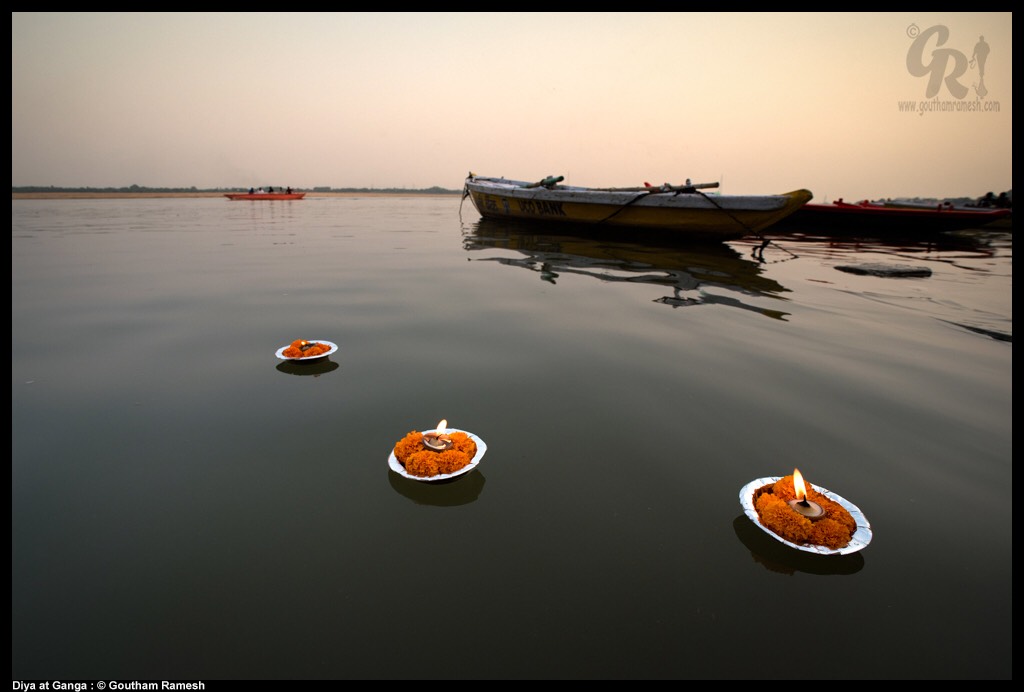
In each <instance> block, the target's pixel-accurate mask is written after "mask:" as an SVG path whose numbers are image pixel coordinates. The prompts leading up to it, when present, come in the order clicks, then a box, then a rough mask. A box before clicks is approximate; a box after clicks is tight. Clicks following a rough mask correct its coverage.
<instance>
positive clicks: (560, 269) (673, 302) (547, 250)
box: [463, 219, 789, 320]
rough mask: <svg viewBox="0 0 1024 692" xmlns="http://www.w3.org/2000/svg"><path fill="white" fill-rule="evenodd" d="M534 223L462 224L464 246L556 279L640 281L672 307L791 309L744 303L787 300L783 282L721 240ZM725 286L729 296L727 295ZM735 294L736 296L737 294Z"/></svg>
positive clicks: (776, 313)
mask: <svg viewBox="0 0 1024 692" xmlns="http://www.w3.org/2000/svg"><path fill="white" fill-rule="evenodd" d="M547 230H548V229H547V228H544V229H543V231H541V230H539V229H538V226H537V225H536V224H523V223H521V222H515V221H505V220H493V219H480V220H479V221H477V222H475V223H472V224H467V231H464V233H463V246H464V247H465V249H466V250H469V251H479V250H487V249H500V250H514V251H516V252H519V253H521V254H522V255H523V256H522V257H506V256H500V257H478V258H471V259H475V260H479V261H491V262H498V263H501V264H506V265H509V266H514V267H522V268H523V269H527V270H529V271H533V272H536V273H537V275H538V276H539V277H540V279H541V280H542V281H547V282H549V283H551V284H555V283H556V282H557V279H558V278H559V276H560V275H562V274H573V275H577V276H591V277H594V278H595V279H599V280H601V281H604V282H618V281H621V282H628V283H644V284H653V285H657V286H664V287H666V288H670V289H671V295H665V296H662V297H660V298H658V299H657V300H655V301H654V302H656V303H663V304H665V305H670V306H672V307H673V308H678V307H685V306H691V305H702V304H711V303H714V304H719V305H729V306H732V307H737V308H741V309H744V310H751V311H753V312H758V313H761V314H762V315H765V316H766V317H771V318H774V319H782V320H784V319H785V317H786V316H787V315H788V314H789V313H787V312H784V311H781V310H775V309H770V308H766V307H763V306H761V305H757V304H754V303H751V302H748V301H746V300H745V299H744V298H743V297H742V296H747V297H751V298H763V297H770V298H774V299H779V300H785V298H784V297H783V296H782V294H783V293H785V292H787V289H785V288H784V287H783V286H782V285H781V284H779V283H778V282H777V281H775V280H773V279H769V278H767V277H765V276H763V274H762V271H763V267H762V266H761V263H760V262H758V261H754V260H750V259H745V258H743V257H742V256H741V255H740V254H739V253H737V252H736V251H735V250H733V249H732V248H731V247H729V246H728V245H726V244H724V243H708V244H694V243H692V242H691V243H688V242H686V241H682V240H678V239H674V238H671V237H666V236H665V234H658V233H650V232H637V231H634V230H623V229H618V230H611V229H601V230H600V231H595V230H594V229H593V228H587V229H581V230H580V231H579V232H578V233H576V232H575V231H574V230H567V229H566V227H564V226H559V227H558V228H557V229H551V230H552V232H551V233H548V232H546V231H547ZM719 289H724V290H725V291H726V292H728V293H731V294H732V295H726V294H725V293H723V292H722V291H721V290H719ZM735 294H741V297H737V296H736V295H735Z"/></svg>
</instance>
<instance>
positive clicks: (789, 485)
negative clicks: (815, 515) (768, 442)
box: [754, 475, 857, 550]
mask: <svg viewBox="0 0 1024 692" xmlns="http://www.w3.org/2000/svg"><path fill="white" fill-rule="evenodd" d="M795 499H796V490H795V489H794V488H793V476H792V475H789V476H783V477H782V478H780V479H779V480H777V481H776V482H775V483H774V484H771V485H765V486H762V487H760V488H758V489H757V490H756V491H755V492H754V508H755V509H756V510H757V515H758V517H760V519H761V523H762V524H764V525H765V526H767V527H768V528H769V529H771V530H772V531H774V532H775V533H777V534H778V535H780V536H782V537H783V538H785V539H786V540H787V541H789V542H790V543H796V544H798V545H806V544H814V545H822V546H825V547H826V548H832V549H833V550H838V549H839V548H843V547H845V546H846V545H847V544H848V543H849V542H850V538H851V537H852V536H853V533H854V531H856V530H857V521H856V520H855V519H854V518H853V515H851V514H850V513H849V512H848V511H846V508H845V507H843V506H842V505H841V504H839V503H838V502H835V501H834V500H830V499H829V498H828V497H826V496H825V495H822V494H821V493H819V492H818V491H817V490H815V489H814V488H813V487H810V485H808V488H807V499H808V500H810V501H811V502H816V503H818V504H819V505H821V508H822V509H824V510H825V516H824V517H822V518H821V519H817V520H815V521H811V520H810V519H808V518H807V517H805V516H802V515H800V514H798V513H796V512H794V511H793V508H792V507H790V506H789V501H790V500H795Z"/></svg>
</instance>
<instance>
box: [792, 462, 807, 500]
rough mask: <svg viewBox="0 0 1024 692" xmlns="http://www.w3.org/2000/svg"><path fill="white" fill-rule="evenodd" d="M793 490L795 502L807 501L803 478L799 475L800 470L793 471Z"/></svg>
mask: <svg viewBox="0 0 1024 692" xmlns="http://www.w3.org/2000/svg"><path fill="white" fill-rule="evenodd" d="M793 490H794V491H796V499H797V502H803V501H804V500H806V499H807V487H806V486H805V485H804V477H803V476H802V475H800V469H793Z"/></svg>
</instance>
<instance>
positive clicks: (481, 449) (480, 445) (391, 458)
mask: <svg viewBox="0 0 1024 692" xmlns="http://www.w3.org/2000/svg"><path fill="white" fill-rule="evenodd" d="M436 430H437V432H442V433H448V434H449V435H450V434H451V433H453V432H461V433H466V435H468V436H469V439H471V440H473V442H475V443H476V454H475V455H473V458H472V459H470V460H469V463H468V464H466V465H465V466H463V467H462V468H461V469H459V470H458V471H456V472H454V473H439V474H437V475H436V476H414V475H412V474H411V473H409V472H408V471H406V470H405V467H404V466H402V464H401V462H399V461H398V457H396V456H395V450H394V449H393V448H392V450H391V454H389V455H388V466H389V467H390V468H391V470H392V471H394V472H395V473H397V474H399V475H401V476H405V477H406V478H410V479H412V480H414V481H426V482H428V483H432V482H434V481H444V480H448V479H449V478H457V477H458V476H461V475H462V474H464V473H469V472H470V471H472V470H473V469H475V468H476V467H477V465H478V464H479V463H480V460H481V459H483V458H484V453H485V452H486V451H487V445H486V444H485V443H484V441H483V440H481V439H480V438H479V437H477V436H476V435H474V434H473V433H471V432H466V431H465V430H459V429H458V428H437V429H436ZM421 432H424V433H428V432H434V430H423V431H421Z"/></svg>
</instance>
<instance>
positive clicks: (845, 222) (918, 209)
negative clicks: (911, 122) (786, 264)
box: [772, 199, 1013, 234]
mask: <svg viewBox="0 0 1024 692" xmlns="http://www.w3.org/2000/svg"><path fill="white" fill-rule="evenodd" d="M1012 215H1013V210H1011V209H993V208H987V207H974V208H971V207H954V206H951V205H944V204H938V205H934V206H927V207H922V206H894V205H891V204H888V203H884V202H869V201H867V200H862V201H860V202H856V203H851V202H844V201H843V200H842V199H838V200H836V201H834V202H832V204H805V205H804V206H803V207H801V208H800V209H799V210H797V211H796V212H795V213H793V214H792V215H790V216H789V217H787V218H786V219H784V220H783V221H781V222H780V223H779V224H778V225H777V226H776V227H775V228H774V229H772V230H773V231H775V230H779V231H781V230H801V231H814V232H818V233H840V232H841V233H873V234H879V233H883V234H888V233H897V234H921V233H945V232H949V231H963V230H968V229H976V228H983V227H985V226H987V225H988V224H990V223H992V222H994V221H999V220H1008V219H1010V217H1011V216H1012Z"/></svg>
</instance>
